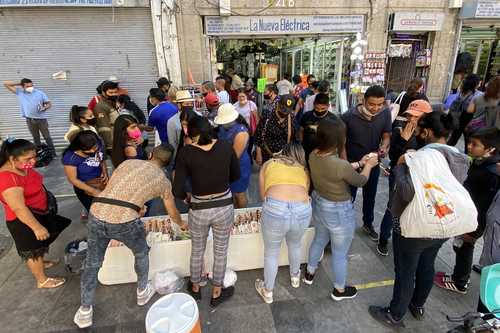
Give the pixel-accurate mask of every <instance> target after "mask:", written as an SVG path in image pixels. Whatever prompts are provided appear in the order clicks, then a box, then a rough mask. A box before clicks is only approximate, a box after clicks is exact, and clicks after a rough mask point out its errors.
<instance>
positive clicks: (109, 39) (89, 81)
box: [0, 0, 158, 147]
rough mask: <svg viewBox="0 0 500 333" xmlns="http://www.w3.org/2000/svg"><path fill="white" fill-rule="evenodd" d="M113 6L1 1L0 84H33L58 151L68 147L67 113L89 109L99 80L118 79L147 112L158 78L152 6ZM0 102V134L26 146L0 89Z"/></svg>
mask: <svg viewBox="0 0 500 333" xmlns="http://www.w3.org/2000/svg"><path fill="white" fill-rule="evenodd" d="M127 2H128V1H126V0H125V1H121V3H122V4H123V6H126V5H127ZM30 3H31V4H30ZM76 3H78V4H77V5H76ZM112 5H113V3H112V2H111V0H96V1H93V0H81V1H80V0H79V1H75V2H74V3H71V2H70V1H66V2H65V5H61V2H60V1H56V0H54V1H33V2H29V1H28V2H26V1H18V0H0V7H4V8H0V13H1V19H0V45H1V49H2V52H0V78H1V79H2V80H20V79H21V78H23V77H27V78H30V79H32V80H33V81H34V83H35V86H36V87H38V88H40V89H41V90H43V91H44V92H45V93H46V94H47V95H48V97H49V98H50V99H51V101H52V103H53V107H52V109H51V110H50V111H48V112H49V124H50V131H51V135H52V137H53V138H54V140H55V142H56V146H58V147H63V146H64V145H66V143H64V142H63V135H64V133H65V132H66V131H67V129H68V126H69V111H70V109H71V106H72V105H73V104H78V105H87V103H88V102H89V100H90V98H91V97H92V96H93V95H95V93H96V91H95V88H96V86H97V85H98V84H99V83H100V82H101V81H103V80H105V79H107V78H109V77H110V76H116V77H117V78H118V79H119V80H120V81H121V85H122V86H123V87H125V88H127V89H128V90H129V94H130V96H131V97H132V99H133V100H135V102H136V103H137V104H138V105H139V106H140V107H141V108H143V109H144V108H145V105H144V103H145V101H146V94H147V92H148V91H149V89H150V88H151V87H152V86H153V84H154V80H155V78H157V76H158V69H157V62H156V56H155V47H154V41H153V29H152V20H151V11H150V8H149V4H148V3H142V4H141V1H134V4H133V6H134V7H116V4H114V7H113V6H112ZM54 74H55V75H54ZM0 100H1V101H2V102H1V103H0V114H1V115H2V116H1V117H0V135H1V136H2V137H6V136H15V137H18V138H28V139H31V135H30V134H29V132H28V129H27V127H26V123H25V122H24V120H23V119H22V118H21V116H20V112H19V107H18V105H17V101H16V98H15V96H14V95H13V94H11V93H10V92H8V91H7V90H6V89H3V87H2V88H1V89H0Z"/></svg>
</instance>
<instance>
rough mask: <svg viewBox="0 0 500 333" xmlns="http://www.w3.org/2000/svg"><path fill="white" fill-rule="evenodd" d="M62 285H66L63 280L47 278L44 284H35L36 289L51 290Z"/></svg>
mask: <svg viewBox="0 0 500 333" xmlns="http://www.w3.org/2000/svg"><path fill="white" fill-rule="evenodd" d="M64 283H66V279H65V278H47V280H45V282H42V283H40V282H37V283H36V287H37V288H38V289H53V288H57V287H60V286H62V285H63V284H64Z"/></svg>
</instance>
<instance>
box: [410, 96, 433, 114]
mask: <svg viewBox="0 0 500 333" xmlns="http://www.w3.org/2000/svg"><path fill="white" fill-rule="evenodd" d="M431 112H432V107H431V105H430V104H429V102H427V101H425V100H423V99H417V100H415V101H413V102H411V103H410V105H409V106H408V109H406V112H405V113H409V114H411V115H412V116H415V117H420V116H421V115H423V114H424V113H431Z"/></svg>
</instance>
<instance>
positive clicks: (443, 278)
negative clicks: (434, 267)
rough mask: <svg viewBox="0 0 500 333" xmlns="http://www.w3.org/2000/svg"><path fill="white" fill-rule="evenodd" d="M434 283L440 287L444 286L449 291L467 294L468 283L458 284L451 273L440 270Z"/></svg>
mask: <svg viewBox="0 0 500 333" xmlns="http://www.w3.org/2000/svg"><path fill="white" fill-rule="evenodd" d="M434 284H435V285H436V286H438V287H439V288H443V289H446V290H449V291H453V292H456V293H459V294H462V295H465V294H467V289H468V284H466V285H465V286H463V287H462V286H458V285H457V284H456V283H455V282H454V281H453V279H452V278H451V276H450V275H448V274H444V273H443V272H438V273H436V275H435V276H434Z"/></svg>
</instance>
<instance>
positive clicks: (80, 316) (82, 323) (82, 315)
mask: <svg viewBox="0 0 500 333" xmlns="http://www.w3.org/2000/svg"><path fill="white" fill-rule="evenodd" d="M92 315H93V309H92V306H91V307H90V309H88V310H85V309H84V308H83V306H80V307H79V308H78V311H76V313H75V317H74V318H73V322H74V323H75V324H76V326H78V327H79V328H87V327H90V326H92Z"/></svg>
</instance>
